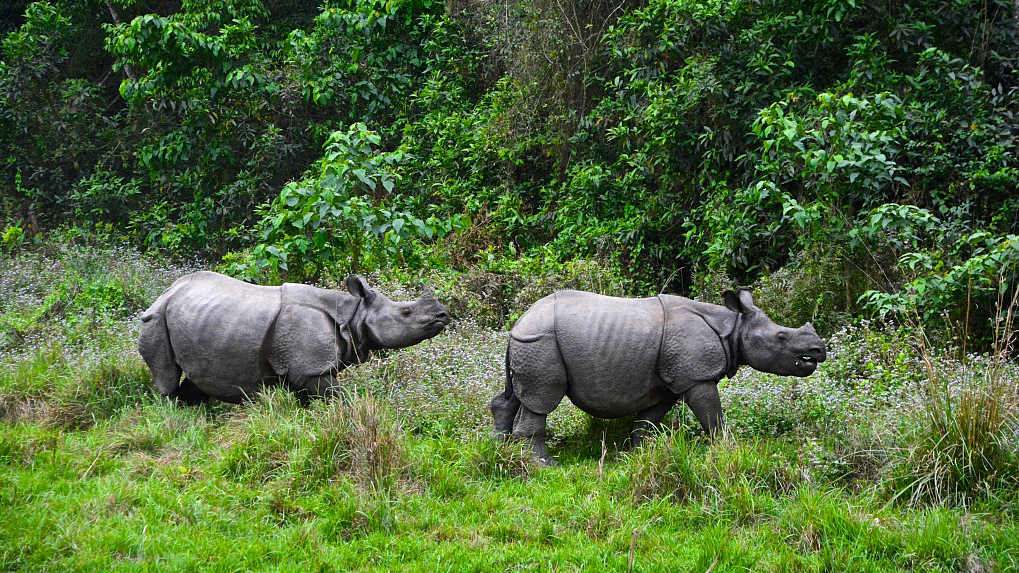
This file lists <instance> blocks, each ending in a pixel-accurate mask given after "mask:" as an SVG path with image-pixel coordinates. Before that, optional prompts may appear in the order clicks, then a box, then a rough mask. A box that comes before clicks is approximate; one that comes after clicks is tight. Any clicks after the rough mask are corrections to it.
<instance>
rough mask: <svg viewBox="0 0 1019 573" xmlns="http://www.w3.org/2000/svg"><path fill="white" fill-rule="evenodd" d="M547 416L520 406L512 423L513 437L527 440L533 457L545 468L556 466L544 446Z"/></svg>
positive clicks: (556, 463)
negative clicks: (532, 451)
mask: <svg viewBox="0 0 1019 573" xmlns="http://www.w3.org/2000/svg"><path fill="white" fill-rule="evenodd" d="M547 418H548V414H538V413H537V412H533V411H531V410H529V409H527V406H520V409H518V410H517V417H516V419H515V420H514V421H513V437H514V438H518V439H523V438H527V439H528V440H529V441H530V442H531V449H532V450H534V457H535V458H536V459H537V460H538V462H539V463H541V464H542V465H546V466H557V465H559V462H557V461H555V460H554V459H553V458H552V456H550V455H549V453H548V448H547V447H546V446H545V420H546V419H547Z"/></svg>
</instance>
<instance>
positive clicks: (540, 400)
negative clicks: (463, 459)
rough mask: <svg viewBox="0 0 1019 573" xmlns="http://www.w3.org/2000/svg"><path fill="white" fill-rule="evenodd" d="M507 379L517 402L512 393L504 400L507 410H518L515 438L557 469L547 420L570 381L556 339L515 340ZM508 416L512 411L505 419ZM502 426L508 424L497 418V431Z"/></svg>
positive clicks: (510, 351)
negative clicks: (550, 450)
mask: <svg viewBox="0 0 1019 573" xmlns="http://www.w3.org/2000/svg"><path fill="white" fill-rule="evenodd" d="M507 377H508V383H507V390H509V389H512V394H511V395H512V396H513V398H509V397H506V394H508V392H507V393H504V394H503V396H504V398H505V405H506V406H509V407H515V408H516V414H515V416H514V417H513V437H514V438H517V439H527V440H529V441H530V442H531V447H532V448H533V450H534V456H535V458H537V460H538V461H539V462H540V463H542V464H545V465H556V462H555V460H554V459H552V457H551V456H550V455H549V454H548V449H547V448H546V447H545V420H546V418H547V417H548V414H549V412H551V411H552V410H555V409H556V407H557V406H558V405H559V402H561V401H562V399H563V396H565V395H566V389H567V383H568V377H567V374H566V365H565V364H563V361H562V357H561V356H560V354H559V346H558V344H557V343H556V340H555V337H554V336H552V335H544V336H539V337H534V338H531V339H530V340H527V341H520V340H517V339H515V338H514V339H511V340H510V344H509V350H508V356H507ZM497 398H498V397H497ZM493 402H495V400H493ZM508 413H509V408H507V410H506V411H505V412H504V414H503V415H506V414H508ZM494 414H495V410H493V415H494ZM500 422H502V423H503V424H505V420H500V419H499V418H498V417H497V418H496V424H497V425H496V429H499V423H500Z"/></svg>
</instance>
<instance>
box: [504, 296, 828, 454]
mask: <svg viewBox="0 0 1019 573" xmlns="http://www.w3.org/2000/svg"><path fill="white" fill-rule="evenodd" d="M723 298H724V300H725V306H719V305H715V304H708V303H703V302H697V301H693V300H690V299H688V298H684V297H681V296H671V295H660V296H656V297H652V298H641V299H629V298H616V297H609V296H602V295H599V294H594V293H589V292H580V291H560V292H557V293H555V294H551V295H549V296H546V297H545V298H543V299H541V300H539V301H538V302H536V303H534V306H532V307H531V308H530V309H529V310H528V311H527V312H526V313H525V314H524V316H522V317H520V320H518V321H517V322H516V324H515V325H514V326H513V330H512V331H510V341H509V347H508V348H507V350H506V391H505V392H502V393H500V394H498V395H497V396H496V397H495V398H493V399H492V402H491V405H490V406H489V407H490V409H491V411H492V416H493V417H494V418H495V429H496V431H497V432H499V433H500V434H502V435H505V436H508V435H510V433H512V435H513V436H514V437H517V438H529V439H530V440H531V445H532V446H533V448H534V454H535V456H536V457H537V458H538V460H539V461H541V462H542V463H545V464H554V463H555V461H554V460H552V458H550V457H549V455H548V450H547V449H546V448H545V418H546V416H548V414H549V412H551V411H552V410H554V409H555V408H556V406H557V405H558V404H559V401H560V400H562V398H563V396H569V397H570V400H571V401H572V402H573V403H574V404H576V406H577V407H578V408H580V409H581V410H583V411H585V412H587V413H589V414H591V415H592V416H596V417H599V418H619V417H623V416H634V417H635V418H636V423H635V424H634V427H633V430H632V432H631V434H630V435H631V442H632V445H633V446H638V445H639V443H640V441H641V438H642V435H643V432H644V430H645V429H646V428H647V427H648V426H649V425H651V424H655V423H658V422H660V421H661V419H662V417H663V416H665V413H666V412H668V411H669V409H670V408H672V405H673V404H675V403H676V401H677V400H680V399H682V400H683V401H684V402H686V403H687V405H688V406H690V409H691V410H693V413H694V414H695V415H696V416H697V419H698V420H699V421H700V423H701V426H703V427H704V430H705V431H707V432H709V433H712V434H713V433H714V432H715V430H717V429H718V428H719V427H720V425H721V424H722V405H721V403H720V402H719V399H718V386H717V384H718V381H719V380H721V379H722V378H723V377H725V376H732V375H733V374H734V373H735V372H736V370H737V369H738V368H739V367H740V366H741V365H743V364H747V365H749V366H751V367H753V368H755V369H757V370H762V371H764V372H771V373H774V374H780V375H784V376H808V375H810V374H811V373H812V372H813V371H814V369H815V368H817V363H818V362H823V361H824V359H825V349H824V341H822V340H821V339H820V338H819V337H818V335H817V332H815V331H814V327H813V326H811V325H810V324H809V323H807V324H805V325H804V326H802V327H800V328H797V329H792V328H786V327H783V326H779V325H777V324H775V323H774V322H772V321H771V319H769V318H768V317H767V316H765V314H764V313H763V312H762V311H761V310H760V309H759V308H757V307H756V306H754V301H753V298H752V297H751V295H750V291H749V290H747V289H740V290H739V292H738V293H735V292H732V291H729V292H726V293H725V295H724V297H723Z"/></svg>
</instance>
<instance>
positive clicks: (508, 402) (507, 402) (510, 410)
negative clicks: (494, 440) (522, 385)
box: [488, 390, 520, 438]
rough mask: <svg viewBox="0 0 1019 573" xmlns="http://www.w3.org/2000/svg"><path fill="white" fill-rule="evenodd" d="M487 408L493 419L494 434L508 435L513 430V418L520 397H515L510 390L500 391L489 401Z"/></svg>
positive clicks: (518, 405) (515, 415)
mask: <svg viewBox="0 0 1019 573" xmlns="http://www.w3.org/2000/svg"><path fill="white" fill-rule="evenodd" d="M488 409H489V410H490V411H491V412H492V419H493V420H495V433H496V435H497V436H499V437H503V438H507V437H509V435H510V434H511V433H512V432H513V420H514V419H516V417H517V412H518V411H519V410H520V398H517V397H516V395H515V394H514V393H513V391H512V390H510V391H509V392H500V393H498V394H496V395H495V397H494V398H492V401H491V402H489V404H488Z"/></svg>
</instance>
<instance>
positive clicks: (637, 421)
mask: <svg viewBox="0 0 1019 573" xmlns="http://www.w3.org/2000/svg"><path fill="white" fill-rule="evenodd" d="M678 399H679V397H678V396H677V397H675V398H672V399H671V400H665V401H663V402H661V403H660V404H656V405H654V406H651V407H650V408H648V409H647V410H644V411H642V412H638V413H637V415H636V416H635V417H634V421H633V429H632V430H630V447H631V448H633V449H637V448H639V447H640V446H641V444H642V443H643V442H644V436H645V435H647V431H648V430H649V429H650V428H652V427H653V426H655V425H656V424H658V423H659V422H661V421H662V418H664V417H665V414H667V413H668V412H669V410H671V409H672V406H673V405H674V404H675V403H676V401H677V400H678Z"/></svg>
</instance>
